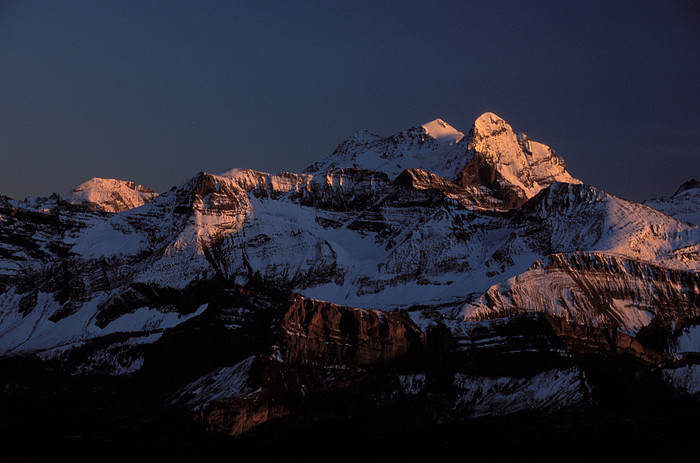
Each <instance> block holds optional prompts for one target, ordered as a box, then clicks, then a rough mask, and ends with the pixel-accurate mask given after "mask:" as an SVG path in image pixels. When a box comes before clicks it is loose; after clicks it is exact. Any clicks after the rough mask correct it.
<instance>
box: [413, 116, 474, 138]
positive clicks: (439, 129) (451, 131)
mask: <svg viewBox="0 0 700 463" xmlns="http://www.w3.org/2000/svg"><path fill="white" fill-rule="evenodd" d="M421 127H422V128H423V129H424V130H425V133H426V134H428V136H430V137H431V138H434V139H435V140H438V141H440V142H444V143H449V144H453V143H457V142H458V141H460V140H461V139H462V138H464V134H463V133H462V132H460V131H459V130H457V129H455V128H454V127H452V126H451V125H450V124H448V123H447V122H445V121H443V120H442V119H435V120H434V121H430V122H427V123H425V124H423V125H422V126H421Z"/></svg>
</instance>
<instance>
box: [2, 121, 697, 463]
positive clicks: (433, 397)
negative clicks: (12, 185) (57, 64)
mask: <svg viewBox="0 0 700 463" xmlns="http://www.w3.org/2000/svg"><path fill="white" fill-rule="evenodd" d="M697 187H698V183H697V181H695V182H692V181H691V182H688V183H687V184H685V185H684V186H683V187H682V188H680V189H679V191H678V192H677V193H676V194H675V195H673V196H672V197H670V198H657V199H653V200H649V201H647V202H645V203H644V204H639V203H635V202H631V201H627V200H625V199H622V198H618V197H615V196H613V195H610V194H608V193H606V192H605V191H602V190H600V189H599V188H596V187H595V186H593V185H588V184H586V183H584V182H582V181H581V180H578V179H576V178H574V177H573V176H572V175H571V173H569V172H568V170H567V168H566V165H565V162H564V160H563V159H562V158H561V157H559V156H558V155H557V154H555V152H554V151H553V150H552V149H551V148H549V147H548V146H546V145H544V144H542V143H539V142H536V141H533V140H530V138H529V137H528V136H527V135H525V134H523V133H516V132H515V131H514V130H513V128H512V127H511V126H510V125H509V124H508V123H507V122H506V121H504V120H503V119H501V118H500V117H498V116H497V115H495V114H493V113H486V114H483V115H481V116H480V117H478V118H477V119H476V121H475V123H474V125H473V127H471V129H470V130H468V131H465V132H462V131H459V130H457V129H455V128H453V127H451V126H450V125H449V124H448V123H447V122H445V121H444V120H442V119H437V120H434V121H431V122H428V123H426V124H423V125H420V126H416V127H412V128H409V129H407V130H405V131H402V132H400V133H398V134H395V135H392V136H389V137H384V136H379V135H374V134H372V133H370V132H369V131H366V130H364V131H360V132H356V133H355V134H353V135H352V136H351V137H350V138H348V139H347V140H345V141H344V142H342V143H341V144H340V145H339V146H338V148H337V149H336V150H335V151H334V152H333V153H332V154H331V155H330V156H329V157H327V158H325V159H323V160H320V161H318V162H317V163H315V164H313V165H312V166H309V167H308V168H307V169H305V170H304V172H302V173H290V172H282V173H276V174H270V173H264V172H257V171H253V170H248V169H238V168H234V169H231V170H229V171H226V172H223V173H220V174H211V173H205V172H200V173H197V174H196V175H195V176H193V177H192V178H191V179H189V180H188V181H186V182H185V183H184V184H182V185H180V186H178V187H175V188H173V189H171V190H170V191H166V192H162V193H160V194H156V193H155V192H154V191H153V190H151V189H149V188H147V187H144V186H140V185H136V184H135V183H133V182H127V181H122V180H114V179H92V180H90V181H87V182H85V183H83V184H82V185H80V186H79V187H77V188H76V189H75V190H74V191H73V192H71V193H70V194H69V195H67V196H65V197H62V196H60V195H53V196H51V197H47V198H36V197H34V198H29V199H27V200H25V201H19V200H15V199H11V198H7V197H0V276H1V277H0V410H2V412H0V431H2V432H1V434H2V435H3V439H6V440H7V441H8V443H9V444H8V445H7V446H4V448H6V449H8V450H7V452H9V453H8V458H9V457H11V456H12V455H15V456H16V455H27V454H29V455H30V456H31V455H35V456H36V457H37V458H41V457H45V456H47V455H53V453H52V452H53V451H56V449H59V448H60V449H63V450H64V451H66V452H71V453H72V454H73V455H74V456H76V455H81V454H82V455H92V456H93V457H94V456H95V455H96V454H95V453H94V452H100V451H103V450H105V449H109V450H110V451H109V452H102V453H99V455H101V457H100V459H105V458H112V457H115V458H116V456H117V455H118V456H119V457H120V458H121V457H123V456H128V457H129V458H131V459H136V460H138V459H139V457H140V456H144V455H147V454H148V455H151V454H153V455H156V456H157V455H166V454H167V455H169V457H172V458H175V457H177V456H186V455H190V456H192V457H194V458H197V457H202V456H204V455H208V454H209V452H214V451H222V452H233V453H230V455H239V456H240V455H244V453H245V452H247V451H250V452H251V453H252V454H253V455H259V456H262V455H265V454H266V453H265V452H268V453H269V452H270V451H272V449H274V450H275V451H276V452H279V453H280V454H281V455H291V453H292V452H293V451H298V452H300V453H302V454H304V455H307V457H308V458H310V459H313V456H314V455H315V454H316V453H315V452H318V456H324V458H325V459H331V460H333V459H342V457H344V456H350V455H353V456H356V458H365V459H366V458H370V457H377V458H379V457H380V456H382V458H388V457H392V456H393V457H401V456H405V457H410V456H417V455H425V456H431V455H433V456H434V455H437V454H439V453H441V452H445V451H449V452H455V451H458V452H461V453H463V454H465V455H471V456H474V455H488V456H492V457H495V456H511V457H517V456H519V455H524V454H526V453H530V452H531V453H532V454H539V453H541V457H543V458H545V457H546V456H547V454H550V453H551V454H552V455H554V454H556V455H559V456H561V453H557V452H561V451H567V452H568V455H570V456H571V455H572V452H573V453H575V455H573V456H571V458H574V457H577V456H580V457H582V459H584V458H583V457H586V459H588V458H593V457H600V455H601V452H604V451H605V452H607V453H606V454H605V455H608V456H615V455H617V456H629V455H639V456H645V457H659V456H664V457H667V456H673V455H685V454H686V453H685V452H690V451H691V449H692V442H693V441H692V439H694V436H695V435H696V432H697V430H698V428H697V416H698V412H700V407H699V402H698V400H699V399H700V289H699V288H700V227H698V225H697V220H696V217H697V215H698V212H699V209H698V207H699V205H700V202H698V195H697V192H698V188H697ZM32 442H43V443H44V444H45V445H42V446H35V445H31V443H32ZM27 443H30V444H27ZM650 443H653V446H651V445H650ZM611 445H612V447H611ZM572 448H577V449H579V450H577V451H576V452H574V451H573V450H571V449H572ZM604 448H607V450H603V449H604ZM378 449H380V450H378ZM382 451H383V452H386V454H383V453H381V452H382ZM12 452H15V453H14V454H13V453H12ZM91 452H92V453H91ZM188 452H191V453H188ZM235 452H238V453H235ZM144 458H145V457H144ZM567 458H570V457H569V456H567ZM370 459H372V458H370Z"/></svg>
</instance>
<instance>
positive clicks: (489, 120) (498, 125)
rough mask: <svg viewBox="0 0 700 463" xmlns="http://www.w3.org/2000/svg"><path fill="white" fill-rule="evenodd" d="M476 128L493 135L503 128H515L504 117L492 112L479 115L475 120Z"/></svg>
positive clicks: (480, 131)
mask: <svg viewBox="0 0 700 463" xmlns="http://www.w3.org/2000/svg"><path fill="white" fill-rule="evenodd" d="M474 129H476V131H477V132H478V133H480V134H482V135H493V134H494V133H496V132H501V131H503V130H510V131H512V130H513V129H512V128H511V126H510V125H508V123H507V122H506V121H505V120H504V119H503V118H501V117H499V116H497V115H496V114H494V113H491V112H486V113H484V114H482V115H481V116H479V117H478V118H477V119H476V121H474Z"/></svg>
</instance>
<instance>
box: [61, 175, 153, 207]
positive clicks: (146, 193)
mask: <svg viewBox="0 0 700 463" xmlns="http://www.w3.org/2000/svg"><path fill="white" fill-rule="evenodd" d="M157 196H158V193H156V192H155V191H153V190H152V189H150V188H148V187H145V186H142V185H137V184H136V183H134V182H130V181H127V180H118V179H114V178H99V177H94V178H91V179H90V180H88V181H87V182H83V183H81V184H80V185H78V186H77V187H75V189H74V190H73V191H71V192H70V193H68V194H67V195H66V196H65V200H66V201H68V202H69V203H71V204H86V205H88V206H89V207H91V208H94V209H96V210H102V211H105V212H121V211H125V210H128V209H133V208H135V207H139V206H141V205H143V204H146V203H147V202H149V201H151V200H153V199H154V198H155V197H157Z"/></svg>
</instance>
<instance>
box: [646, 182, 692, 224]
mask: <svg viewBox="0 0 700 463" xmlns="http://www.w3.org/2000/svg"><path fill="white" fill-rule="evenodd" d="M642 204H645V205H647V206H649V207H653V208H654V209H656V210H659V211H661V212H663V213H664V214H668V215H670V216H673V217H675V218H677V219H679V220H685V221H686V222H690V223H693V224H695V225H700V182H698V181H697V180H695V179H691V180H689V181H687V182H685V183H684V184H683V185H681V186H680V187H679V188H678V190H676V192H675V193H674V194H673V196H670V197H661V198H654V199H647V200H646V201H644V202H642Z"/></svg>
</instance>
